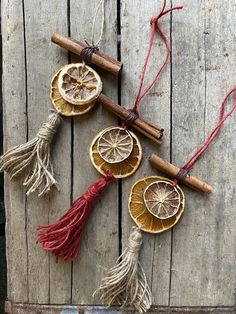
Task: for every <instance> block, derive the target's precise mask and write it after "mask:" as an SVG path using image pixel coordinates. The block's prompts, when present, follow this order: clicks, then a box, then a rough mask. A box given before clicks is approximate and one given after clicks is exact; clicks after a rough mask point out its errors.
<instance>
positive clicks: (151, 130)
mask: <svg viewBox="0 0 236 314" xmlns="http://www.w3.org/2000/svg"><path fill="white" fill-rule="evenodd" d="M98 102H99V103H100V104H101V105H102V106H103V107H104V108H106V109H107V110H109V111H110V112H112V113H114V114H115V115H116V116H118V117H119V118H121V119H122V120H125V119H126V118H127V117H128V115H129V111H128V110H127V109H125V108H124V107H121V106H120V105H118V104H116V103H114V102H113V101H112V100H111V99H110V98H109V97H107V96H105V95H104V94H100V96H99V97H98ZM132 127H133V128H135V129H136V130H138V131H139V132H140V133H142V134H143V135H144V136H146V137H147V138H148V139H150V140H151V141H153V142H154V143H155V144H158V145H160V144H161V138H162V135H163V129H161V128H160V127H159V126H158V125H154V124H151V123H149V122H148V121H145V120H143V119H141V118H137V119H136V120H135V121H134V122H133V123H132Z"/></svg>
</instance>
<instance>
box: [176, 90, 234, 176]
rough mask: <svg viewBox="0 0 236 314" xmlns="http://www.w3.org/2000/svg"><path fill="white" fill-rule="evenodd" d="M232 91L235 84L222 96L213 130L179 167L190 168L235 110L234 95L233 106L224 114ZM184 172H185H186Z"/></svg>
mask: <svg viewBox="0 0 236 314" xmlns="http://www.w3.org/2000/svg"><path fill="white" fill-rule="evenodd" d="M234 92H236V86H235V87H234V88H233V89H231V90H230V91H229V92H228V93H227V94H226V96H225V97H224V99H223V101H222V103H221V106H220V114H219V118H218V121H217V124H216V126H215V128H214V129H213V131H212V132H211V133H210V135H209V136H208V137H207V138H206V139H205V140H204V142H203V143H202V144H201V145H200V147H199V148H198V150H197V151H196V152H195V153H194V154H193V155H192V157H191V158H190V159H189V160H187V162H186V163H185V164H184V165H183V166H182V167H181V169H184V170H187V172H188V171H189V170H190V169H192V167H193V166H194V164H195V163H196V162H197V160H198V159H199V158H200V157H201V156H202V154H203V153H204V152H205V151H206V150H207V148H208V147H209V146H210V144H211V143H212V141H213V140H214V139H215V138H216V136H217V135H218V133H219V132H220V129H221V127H222V125H223V123H224V122H225V121H226V120H227V119H228V117H229V116H230V115H231V114H232V113H233V112H234V111H235V109H236V96H235V97H234V102H233V106H232V107H231V109H230V110H229V111H228V112H227V113H226V114H225V106H226V103H227V100H228V98H229V97H230V95H232V94H233V93H234ZM187 172H186V173H187Z"/></svg>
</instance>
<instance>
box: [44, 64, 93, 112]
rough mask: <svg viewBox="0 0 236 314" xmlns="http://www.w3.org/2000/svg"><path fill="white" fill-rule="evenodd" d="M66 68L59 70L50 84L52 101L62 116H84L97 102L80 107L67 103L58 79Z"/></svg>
mask: <svg viewBox="0 0 236 314" xmlns="http://www.w3.org/2000/svg"><path fill="white" fill-rule="evenodd" d="M63 68H64V67H62V68H61V69H59V71H58V72H57V73H56V74H55V75H54V76H53V78H52V80H51V84H50V99H51V101H52V104H53V106H54V108H55V109H56V110H57V112H59V113H60V114H62V115H64V116H78V115H83V114H85V113H87V112H88V111H90V110H91V109H92V108H93V106H94V105H95V104H96V100H94V101H93V102H91V103H90V104H85V105H80V106H76V105H73V104H71V103H69V102H68V101H66V100H65V99H64V98H63V97H62V96H61V94H60V92H59V88H58V77H59V74H60V72H61V71H62V69H63Z"/></svg>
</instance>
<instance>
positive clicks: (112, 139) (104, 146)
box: [98, 127, 133, 164]
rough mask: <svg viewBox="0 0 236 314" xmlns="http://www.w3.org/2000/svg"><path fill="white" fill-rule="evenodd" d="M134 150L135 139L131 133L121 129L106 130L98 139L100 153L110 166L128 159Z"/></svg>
mask: <svg viewBox="0 0 236 314" xmlns="http://www.w3.org/2000/svg"><path fill="white" fill-rule="evenodd" d="M132 150H133V138H132V136H131V135H130V133H129V131H127V130H125V129H124V128H121V127H113V128H110V129H109V130H105V131H104V132H103V133H102V134H101V136H100V138H99V139H98V153H99V155H100V156H101V158H102V159H103V160H105V161H106V162H108V163H110V164H115V163H120V162H122V161H124V160H125V159H127V158H128V157H129V156H130V154H131V152H132Z"/></svg>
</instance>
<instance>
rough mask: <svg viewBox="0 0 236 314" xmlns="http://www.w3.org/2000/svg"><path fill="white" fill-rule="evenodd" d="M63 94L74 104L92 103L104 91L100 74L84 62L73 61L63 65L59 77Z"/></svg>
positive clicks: (60, 89)
mask: <svg viewBox="0 0 236 314" xmlns="http://www.w3.org/2000/svg"><path fill="white" fill-rule="evenodd" d="M58 88H59V92H60V94H61V96H62V97H63V98H64V99H65V100H66V101H67V102H69V103H71V104H73V105H77V106H80V105H85V104H90V103H91V102H93V101H94V100H95V99H97V98H98V96H99V95H100V93H101V91H102V81H101V78H100V76H99V75H98V73H97V72H96V71H94V70H93V69H92V68H91V67H89V66H87V65H85V64H83V63H72V64H68V65H67V66H65V67H63V69H62V70H61V71H60V73H59V77H58Z"/></svg>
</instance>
